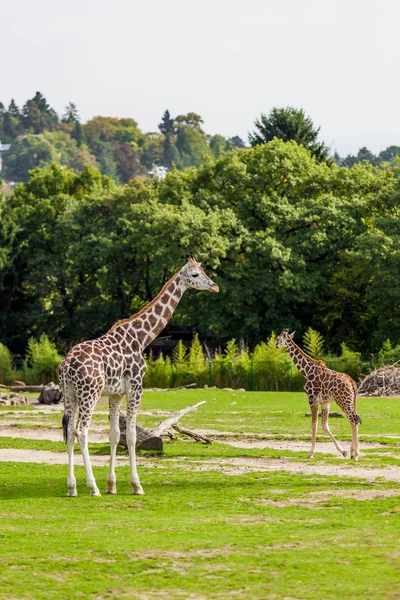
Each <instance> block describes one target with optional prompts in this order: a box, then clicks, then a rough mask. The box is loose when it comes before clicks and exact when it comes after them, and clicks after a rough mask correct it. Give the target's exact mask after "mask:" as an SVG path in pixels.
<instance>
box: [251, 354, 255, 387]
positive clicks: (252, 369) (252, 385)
mask: <svg viewBox="0 0 400 600" xmlns="http://www.w3.org/2000/svg"><path fill="white" fill-rule="evenodd" d="M251 391H252V392H254V361H253V360H252V361H251Z"/></svg>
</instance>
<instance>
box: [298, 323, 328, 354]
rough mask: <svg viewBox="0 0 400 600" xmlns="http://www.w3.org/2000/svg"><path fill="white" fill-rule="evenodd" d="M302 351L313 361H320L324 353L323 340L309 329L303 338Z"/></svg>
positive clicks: (316, 332) (318, 334)
mask: <svg viewBox="0 0 400 600" xmlns="http://www.w3.org/2000/svg"><path fill="white" fill-rule="evenodd" d="M303 345H304V350H305V351H306V352H307V354H309V355H310V356H311V358H314V359H315V360H321V359H322V356H323V352H324V338H323V337H322V335H321V334H320V333H319V331H315V329H312V328H311V327H309V328H308V329H307V331H306V332H305V334H304V337H303Z"/></svg>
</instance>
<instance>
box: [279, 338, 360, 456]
mask: <svg viewBox="0 0 400 600" xmlns="http://www.w3.org/2000/svg"><path fill="white" fill-rule="evenodd" d="M293 335H294V332H293V334H289V330H288V329H284V330H283V331H281V333H280V334H279V337H278V340H277V344H276V347H277V348H282V347H286V350H287V351H288V352H289V355H290V357H291V359H292V360H293V362H294V364H295V365H296V367H297V368H298V370H299V371H300V373H301V374H302V375H304V377H305V378H306V384H305V386H304V390H305V392H306V394H307V396H308V401H309V403H310V408H311V419H312V441H311V450H310V454H309V458H313V457H314V453H315V446H316V438H317V427H318V407H319V405H321V416H322V428H323V430H324V431H325V432H326V433H327V434H328V435H329V437H330V438H331V440H332V442H333V443H334V444H335V447H336V449H337V450H338V451H339V452H340V453H341V454H342V455H343V456H344V457H346V456H347V452H346V451H345V450H344V448H343V447H342V446H341V445H340V444H339V443H338V442H337V441H336V439H335V437H334V436H333V434H332V432H331V430H330V429H329V425H328V418H329V406H330V403H331V402H336V404H337V405H338V406H339V408H341V409H342V411H343V412H344V414H345V415H346V417H347V418H348V420H349V421H350V425H351V427H352V441H351V448H350V456H351V458H352V459H354V460H358V456H359V454H360V453H359V449H358V426H359V424H361V418H360V417H359V415H358V414H357V412H356V400H357V385H356V383H355V381H353V379H352V378H351V377H350V376H349V375H347V374H346V373H337V372H336V371H332V370H331V369H328V367H327V366H326V365H325V363H324V362H323V361H322V360H315V359H313V358H311V357H310V356H308V355H307V354H306V353H305V352H304V350H302V349H301V348H299V346H298V345H297V344H296V343H295V342H294V341H293Z"/></svg>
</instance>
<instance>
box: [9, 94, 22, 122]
mask: <svg viewBox="0 0 400 600" xmlns="http://www.w3.org/2000/svg"><path fill="white" fill-rule="evenodd" d="M7 112H8V113H9V114H10V116H11V117H16V118H19V117H20V116H21V113H20V110H19V108H18V106H17V105H16V103H15V100H14V99H11V102H10V104H9V105H8V109H7Z"/></svg>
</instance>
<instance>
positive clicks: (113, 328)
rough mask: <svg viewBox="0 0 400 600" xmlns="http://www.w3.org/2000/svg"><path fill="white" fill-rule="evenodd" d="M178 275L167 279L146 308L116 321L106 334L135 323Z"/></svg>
mask: <svg viewBox="0 0 400 600" xmlns="http://www.w3.org/2000/svg"><path fill="white" fill-rule="evenodd" d="M179 273H180V271H179V272H178V273H175V275H174V276H173V277H171V279H169V281H167V283H166V284H165V285H163V287H162V288H161V290H160V291H159V293H158V294H157V296H156V297H155V298H153V300H152V301H151V302H149V303H148V304H146V306H145V307H143V308H142V310H140V311H139V312H138V313H135V314H134V315H132V316H131V317H127V318H126V319H121V320H120V321H117V322H116V323H114V325H113V326H112V327H111V329H109V330H108V331H107V333H111V332H112V331H115V330H116V329H117V328H118V327H121V325H126V324H127V323H132V322H133V321H136V319H137V318H138V317H141V316H142V315H143V313H145V312H147V311H148V310H149V308H151V307H152V306H154V304H156V303H157V301H158V300H159V299H160V298H161V296H162V295H163V293H164V292H165V291H166V289H167V288H168V287H169V285H170V284H171V283H172V282H173V281H174V279H176V277H178V275H179Z"/></svg>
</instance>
